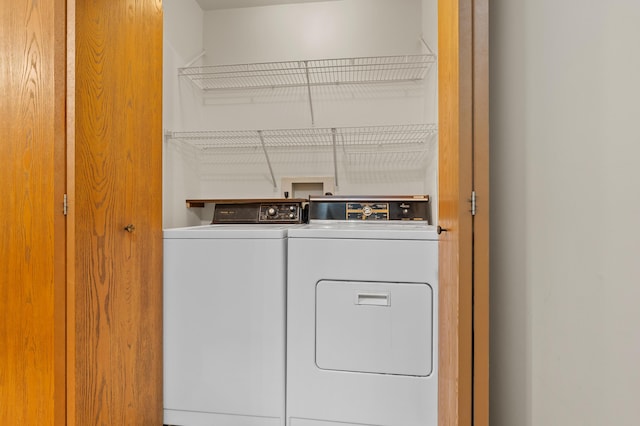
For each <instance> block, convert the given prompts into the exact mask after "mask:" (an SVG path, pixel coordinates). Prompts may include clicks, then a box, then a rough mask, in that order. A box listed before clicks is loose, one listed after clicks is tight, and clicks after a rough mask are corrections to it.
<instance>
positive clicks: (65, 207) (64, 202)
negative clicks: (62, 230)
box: [62, 194, 69, 216]
mask: <svg viewBox="0 0 640 426" xmlns="http://www.w3.org/2000/svg"><path fill="white" fill-rule="evenodd" d="M68 211H69V204H68V203H67V194H64V197H63V198H62V214H64V215H65V216H66V215H67V212H68Z"/></svg>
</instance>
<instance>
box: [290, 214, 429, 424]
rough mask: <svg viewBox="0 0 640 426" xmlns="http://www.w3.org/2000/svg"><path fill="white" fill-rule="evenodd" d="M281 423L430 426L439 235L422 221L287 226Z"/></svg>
mask: <svg viewBox="0 0 640 426" xmlns="http://www.w3.org/2000/svg"><path fill="white" fill-rule="evenodd" d="M288 246H289V248H288V253H289V261H288V285H287V297H288V305H287V425H288V426H345V425H348V426H355V425H358V426H362V425H375V426H437V422H438V417H437V404H438V397H437V392H438V372H437V341H438V339H437V328H438V327H437V315H438V309H437V300H438V242H437V234H436V233H435V229H434V228H433V227H431V226H427V225H426V224H420V225H417V224H408V223H397V224H396V223H393V224H380V223H374V224H371V225H369V224H360V223H356V224H353V223H338V224H332V225H318V224H310V225H306V226H302V227H300V228H296V229H292V230H291V231H290V232H289V240H288Z"/></svg>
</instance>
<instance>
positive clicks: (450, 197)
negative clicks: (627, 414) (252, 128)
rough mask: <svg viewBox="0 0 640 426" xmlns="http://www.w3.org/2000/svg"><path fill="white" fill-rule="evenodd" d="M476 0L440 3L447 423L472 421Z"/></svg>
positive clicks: (442, 390)
mask: <svg viewBox="0 0 640 426" xmlns="http://www.w3.org/2000/svg"><path fill="white" fill-rule="evenodd" d="M471 17H472V4H471V0H458V1H448V2H439V3H438V87H439V89H438V98H439V125H438V126H439V145H438V147H439V154H438V158H439V163H438V164H439V178H438V181H439V182H438V185H439V186H438V197H439V201H438V214H439V224H440V226H442V227H443V228H445V229H446V230H447V231H446V232H444V233H442V234H441V235H440V237H441V239H440V254H439V255H440V262H439V265H440V269H439V280H440V281H439V286H440V293H439V312H440V314H439V339H440V343H439V373H438V374H439V404H438V410H439V414H438V424H439V425H440V426H458V425H459V426H470V425H471V424H472V409H473V408H472V393H473V392H472V385H473V383H472V363H473V361H472V352H473V343H472V325H473V317H472V296H473V294H472V293H473V292H472V288H473V287H472V286H473V276H472V269H473V266H472V261H473V257H472V237H473V235H472V232H473V229H472V219H471V214H470V213H469V207H470V205H469V202H468V198H469V196H470V195H471V191H472V173H473V156H472V149H473V145H472V140H473V128H472V120H473V110H472V100H473V98H472V88H473V86H472V64H473V62H472V44H471V42H472V20H471Z"/></svg>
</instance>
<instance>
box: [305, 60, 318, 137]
mask: <svg viewBox="0 0 640 426" xmlns="http://www.w3.org/2000/svg"><path fill="white" fill-rule="evenodd" d="M304 73H305V76H306V77H307V96H308V98H309V111H310V112H311V125H312V126H315V125H316V120H315V117H314V115H313V99H312V98H311V79H310V78H309V61H304Z"/></svg>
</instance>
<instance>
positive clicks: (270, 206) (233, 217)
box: [211, 200, 304, 224]
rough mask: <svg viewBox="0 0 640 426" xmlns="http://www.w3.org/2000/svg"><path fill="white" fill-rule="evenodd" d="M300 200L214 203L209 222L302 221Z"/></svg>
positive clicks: (302, 210) (302, 211)
mask: <svg viewBox="0 0 640 426" xmlns="http://www.w3.org/2000/svg"><path fill="white" fill-rule="evenodd" d="M303 213H304V209H303V207H302V201H291V200H288V201H279V200H264V201H256V202H246V201H243V200H238V201H237V202H227V203H216V204H215V205H214V208H213V220H212V221H211V223H229V224H232V223H302V222H303V219H304V214H303Z"/></svg>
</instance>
